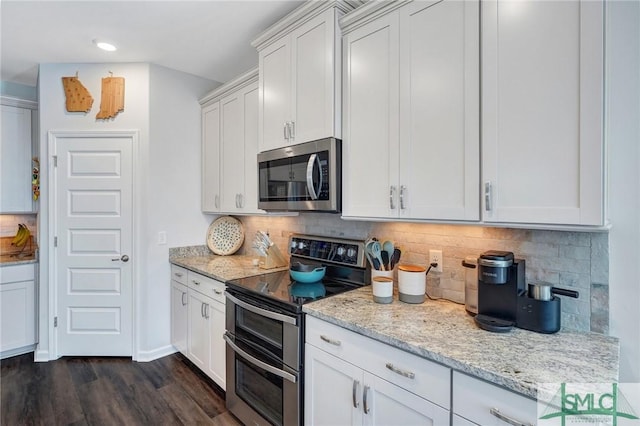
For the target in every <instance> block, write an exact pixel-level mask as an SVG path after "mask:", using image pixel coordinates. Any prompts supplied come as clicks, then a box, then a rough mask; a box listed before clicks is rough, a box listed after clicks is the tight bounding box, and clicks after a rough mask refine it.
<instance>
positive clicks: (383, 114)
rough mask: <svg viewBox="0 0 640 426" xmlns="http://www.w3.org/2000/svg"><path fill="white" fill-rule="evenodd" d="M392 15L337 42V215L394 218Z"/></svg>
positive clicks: (395, 17)
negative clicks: (341, 63) (340, 87)
mask: <svg viewBox="0 0 640 426" xmlns="http://www.w3.org/2000/svg"><path fill="white" fill-rule="evenodd" d="M398 24H399V22H398V14H397V12H396V13H391V14H389V15H386V16H384V17H382V18H380V19H378V20H376V21H374V22H371V23H368V24H366V25H363V26H362V27H360V28H358V29H357V30H355V31H353V32H350V33H349V34H347V35H346V36H345V37H344V38H343V49H344V52H345V61H346V63H345V77H344V84H345V86H344V94H343V96H344V108H345V112H344V143H343V145H342V146H343V156H344V157H343V161H344V167H343V176H344V177H343V182H342V185H343V191H344V194H343V216H345V217H349V216H352V217H358V216H361V217H396V216H397V215H398V161H399V155H398V151H399V145H398V143H399V139H398V138H399V135H398V84H399V82H398V46H399V45H398Z"/></svg>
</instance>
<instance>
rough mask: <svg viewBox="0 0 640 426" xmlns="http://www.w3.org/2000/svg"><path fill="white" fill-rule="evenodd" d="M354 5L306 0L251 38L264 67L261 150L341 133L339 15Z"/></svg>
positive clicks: (260, 125) (259, 134) (260, 120)
mask: <svg viewBox="0 0 640 426" xmlns="http://www.w3.org/2000/svg"><path fill="white" fill-rule="evenodd" d="M352 9H353V6H351V5H350V4H348V3H344V2H341V1H322V2H307V3H305V4H304V5H303V6H301V7H299V8H298V9H296V10H295V11H294V12H292V13H291V14H289V15H288V16H286V17H285V18H283V19H282V20H281V21H279V22H278V23H276V24H275V25H274V26H273V27H271V28H269V29H268V30H266V31H265V32H264V33H262V34H261V35H260V36H258V38H257V39H256V40H254V42H253V43H252V45H253V46H254V47H256V48H257V49H258V63H259V69H260V79H259V87H260V89H259V131H258V139H259V150H260V151H267V150H270V149H274V148H279V147H283V146H286V145H289V144H295V143H301V142H308V141H312V140H317V139H322V138H326V137H330V136H333V137H336V138H340V137H341V132H340V111H341V110H340V103H341V97H340V90H341V84H340V77H341V76H340V69H341V49H340V32H339V28H338V25H337V20H338V18H339V17H341V16H342V15H343V14H344V12H346V11H350V10H352Z"/></svg>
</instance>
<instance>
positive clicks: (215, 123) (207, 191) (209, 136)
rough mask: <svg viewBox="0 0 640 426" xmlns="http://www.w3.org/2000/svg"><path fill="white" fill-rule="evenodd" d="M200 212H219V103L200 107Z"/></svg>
mask: <svg viewBox="0 0 640 426" xmlns="http://www.w3.org/2000/svg"><path fill="white" fill-rule="evenodd" d="M202 211H203V212H205V213H218V212H220V103H219V102H213V103H210V104H207V105H205V106H203V107H202Z"/></svg>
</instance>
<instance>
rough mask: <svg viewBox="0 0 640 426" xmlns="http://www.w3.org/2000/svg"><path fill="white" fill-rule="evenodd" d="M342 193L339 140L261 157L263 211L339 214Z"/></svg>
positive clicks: (312, 144)
mask: <svg viewBox="0 0 640 426" xmlns="http://www.w3.org/2000/svg"><path fill="white" fill-rule="evenodd" d="M341 190H342V142H341V141H340V140H339V139H335V138H327V139H319V140H317V141H312V142H305V143H301V144H298V145H291V146H287V147H284V148H278V149H273V150H271V151H265V152H261V153H259V154H258V208H260V209H264V210H270V211H323V212H332V213H338V212H340V209H341V208H342V195H341Z"/></svg>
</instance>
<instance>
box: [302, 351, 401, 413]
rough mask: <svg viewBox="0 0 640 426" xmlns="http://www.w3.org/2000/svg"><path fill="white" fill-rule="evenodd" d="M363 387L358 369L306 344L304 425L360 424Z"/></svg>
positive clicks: (361, 375)
mask: <svg viewBox="0 0 640 426" xmlns="http://www.w3.org/2000/svg"><path fill="white" fill-rule="evenodd" d="M362 386H363V372H362V370H361V369H359V368H358V367H356V366H354V365H353V364H350V363H348V362H345V361H342V360H341V359H339V358H336V357H334V356H333V355H329V354H328V353H326V352H324V351H322V350H320V349H318V348H316V347H315V346H313V345H305V384H304V417H305V424H308V425H316V426H322V425H326V426H333V425H360V424H362V420H363V419H362V399H361V398H362ZM389 424H397V423H395V422H392V423H389Z"/></svg>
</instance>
